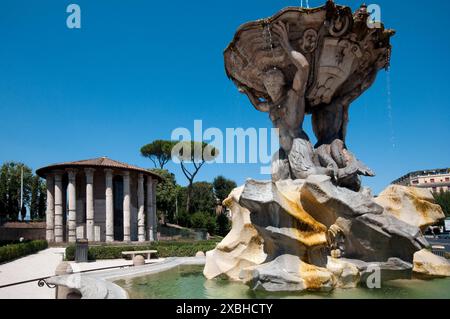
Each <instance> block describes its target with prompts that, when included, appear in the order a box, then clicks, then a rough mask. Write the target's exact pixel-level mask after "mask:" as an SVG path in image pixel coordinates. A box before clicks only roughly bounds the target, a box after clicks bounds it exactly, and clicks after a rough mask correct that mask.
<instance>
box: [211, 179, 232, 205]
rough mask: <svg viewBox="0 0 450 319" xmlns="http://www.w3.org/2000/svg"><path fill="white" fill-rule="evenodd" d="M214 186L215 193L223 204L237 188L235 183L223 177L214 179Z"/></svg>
mask: <svg viewBox="0 0 450 319" xmlns="http://www.w3.org/2000/svg"><path fill="white" fill-rule="evenodd" d="M213 186H214V193H215V195H216V197H217V199H218V200H219V201H220V202H221V203H222V202H223V201H224V200H225V199H227V198H228V196H229V195H230V193H231V191H232V190H233V189H235V188H236V187H237V185H236V183H235V182H234V181H232V180H230V179H226V178H225V177H223V176H217V177H216V178H215V179H214V182H213Z"/></svg>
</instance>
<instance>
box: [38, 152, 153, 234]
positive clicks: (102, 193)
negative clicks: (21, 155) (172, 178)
mask: <svg viewBox="0 0 450 319" xmlns="http://www.w3.org/2000/svg"><path fill="white" fill-rule="evenodd" d="M36 173H37V174H38V175H39V176H41V177H42V178H45V179H46V180H47V211H46V219H47V220H46V224H47V234H46V237H47V240H48V241H49V242H57V243H61V242H75V241H76V240H77V239H83V238H87V239H88V240H89V241H90V242H105V241H106V242H117V241H124V242H130V241H139V242H144V241H154V240H157V222H158V221H157V218H156V184H157V183H158V182H159V181H160V180H161V178H160V177H159V176H158V175H156V174H154V173H152V172H150V171H148V170H146V169H143V168H140V167H136V166H132V165H129V164H125V163H121V162H118V161H114V160H111V159H109V158H106V157H102V158H96V159H91V160H83V161H76V162H69V163H60V164H54V165H51V166H47V167H44V168H41V169H39V170H37V172H36Z"/></svg>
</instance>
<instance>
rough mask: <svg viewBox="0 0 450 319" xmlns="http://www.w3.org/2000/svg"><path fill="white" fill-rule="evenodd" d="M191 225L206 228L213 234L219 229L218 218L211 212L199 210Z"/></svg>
mask: <svg viewBox="0 0 450 319" xmlns="http://www.w3.org/2000/svg"><path fill="white" fill-rule="evenodd" d="M191 225H192V227H193V228H197V229H206V230H207V231H208V233H209V234H211V235H213V234H215V233H216V230H217V222H216V218H215V216H213V215H211V214H209V213H203V212H197V213H195V214H193V215H192V217H191Z"/></svg>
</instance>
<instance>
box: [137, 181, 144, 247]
mask: <svg viewBox="0 0 450 319" xmlns="http://www.w3.org/2000/svg"><path fill="white" fill-rule="evenodd" d="M144 203H145V202H144V175H143V174H139V177H138V208H139V211H138V238H139V241H140V242H145V213H144Z"/></svg>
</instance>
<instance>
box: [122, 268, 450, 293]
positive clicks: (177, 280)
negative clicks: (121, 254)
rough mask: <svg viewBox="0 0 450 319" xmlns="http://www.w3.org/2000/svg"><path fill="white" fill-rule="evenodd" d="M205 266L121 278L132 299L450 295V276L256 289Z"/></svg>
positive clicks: (123, 286)
mask: <svg viewBox="0 0 450 319" xmlns="http://www.w3.org/2000/svg"><path fill="white" fill-rule="evenodd" d="M202 271H203V267H202V266H182V267H177V268H175V269H172V270H169V271H165V272H162V273H159V274H154V275H149V276H144V277H138V278H133V279H129V280H120V281H117V282H116V283H117V284H118V285H119V286H121V287H122V288H124V289H126V290H127V292H128V293H129V295H130V298H132V299H255V298H257V299H269V298H274V299H282V298H289V299H292V298H293V299H296V298H301V299H321V298H337V299H450V278H447V279H434V280H420V279H413V280H396V281H391V282H388V283H385V284H384V285H383V287H382V288H381V289H366V288H356V289H336V290H334V291H333V292H331V293H302V294H292V293H290V294H279V293H263V292H254V291H252V290H251V289H249V287H248V286H246V285H243V284H240V283H234V282H230V281H228V280H225V279H215V280H206V279H205V277H204V276H203V274H202Z"/></svg>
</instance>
